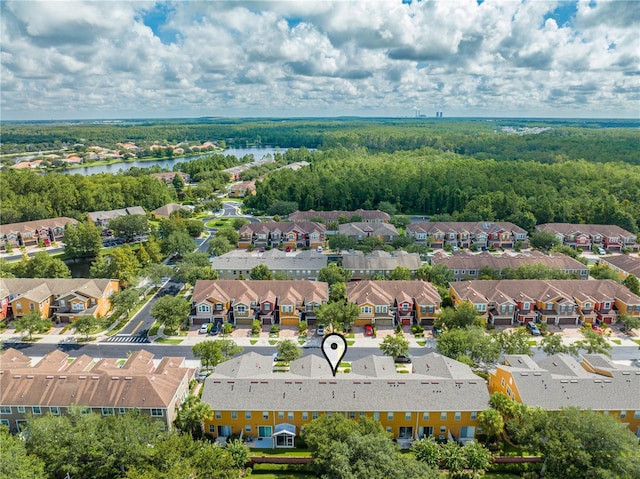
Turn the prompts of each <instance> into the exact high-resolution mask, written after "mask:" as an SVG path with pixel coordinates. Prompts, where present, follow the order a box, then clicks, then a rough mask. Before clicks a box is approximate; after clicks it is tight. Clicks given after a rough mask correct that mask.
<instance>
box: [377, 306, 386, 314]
mask: <svg viewBox="0 0 640 479" xmlns="http://www.w3.org/2000/svg"><path fill="white" fill-rule="evenodd" d="M386 312H387V306H376V313H386Z"/></svg>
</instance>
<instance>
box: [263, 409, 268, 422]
mask: <svg viewBox="0 0 640 479" xmlns="http://www.w3.org/2000/svg"><path fill="white" fill-rule="evenodd" d="M262 419H264V420H265V421H266V420H268V419H269V411H262Z"/></svg>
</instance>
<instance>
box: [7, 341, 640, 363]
mask: <svg viewBox="0 0 640 479" xmlns="http://www.w3.org/2000/svg"><path fill="white" fill-rule="evenodd" d="M3 347H4V348H8V347H12V348H15V349H19V350H21V351H22V352H24V353H25V354H26V355H28V356H35V357H41V356H44V355H45V354H47V353H49V352H51V351H53V350H55V349H60V350H62V351H65V352H66V353H68V354H69V356H72V357H78V356H80V355H82V354H88V355H89V356H92V357H99V358H126V357H127V354H128V353H129V352H131V351H137V350H138V349H146V350H147V351H150V352H152V353H153V354H154V355H155V356H156V358H161V357H163V356H179V357H185V358H187V359H194V356H193V352H192V351H191V346H182V345H179V344H178V345H166V344H140V343H133V344H132V343H121V342H113V343H99V344H94V343H92V344H81V343H61V344H46V343H42V344H40V343H22V342H18V343H11V342H5V343H4V345H3ZM243 350H244V352H246V353H248V352H256V353H258V354H264V355H271V354H273V353H275V352H276V347H275V346H246V347H244V348H243ZM432 351H434V350H433V349H432V348H426V347H423V348H412V349H411V351H410V354H411V355H412V356H422V355H424V354H427V353H430V352H432ZM302 354H303V355H304V356H306V355H309V354H315V355H321V352H320V350H319V349H317V348H308V349H302ZM370 354H375V355H381V354H382V353H381V352H380V349H379V348H377V347H373V348H372V347H355V346H354V347H350V348H348V349H347V354H346V356H345V360H346V361H354V360H356V359H359V358H363V357H365V356H368V355H370ZM611 356H612V359H613V360H615V361H630V360H633V359H638V358H640V352H639V350H638V347H636V346H616V347H614V348H613V349H612V354H611ZM544 357H545V354H544V353H543V352H542V350H540V348H534V356H533V359H542V358H544Z"/></svg>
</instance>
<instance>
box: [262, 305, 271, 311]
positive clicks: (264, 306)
mask: <svg viewBox="0 0 640 479" xmlns="http://www.w3.org/2000/svg"><path fill="white" fill-rule="evenodd" d="M262 309H263V310H264V311H271V303H264V304H263V305H262Z"/></svg>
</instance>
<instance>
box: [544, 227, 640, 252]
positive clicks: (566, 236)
mask: <svg viewBox="0 0 640 479" xmlns="http://www.w3.org/2000/svg"><path fill="white" fill-rule="evenodd" d="M536 231H546V232H548V233H553V234H554V235H556V237H557V238H558V239H559V240H560V241H561V242H562V244H563V245H565V246H570V247H572V248H576V249H581V250H594V249H598V248H603V249H604V250H606V251H622V249H623V248H629V249H631V250H635V251H637V250H638V236H637V235H636V234H633V233H631V232H629V231H627V230H625V229H622V228H620V227H619V226H615V225H581V224H569V223H546V224H541V225H537V226H536Z"/></svg>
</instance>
